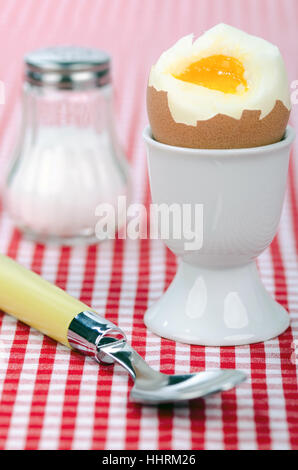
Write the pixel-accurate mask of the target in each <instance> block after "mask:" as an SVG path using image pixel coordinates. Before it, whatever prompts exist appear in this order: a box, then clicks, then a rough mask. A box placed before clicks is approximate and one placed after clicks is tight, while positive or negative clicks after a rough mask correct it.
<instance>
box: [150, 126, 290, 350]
mask: <svg viewBox="0 0 298 470" xmlns="http://www.w3.org/2000/svg"><path fill="white" fill-rule="evenodd" d="M143 136H144V139H145V142H146V146H147V154H148V166H149V175H150V186H151V193H152V201H153V203H156V204H162V203H165V204H168V205H171V204H175V203H176V204H180V205H181V204H191V206H192V207H194V205H195V204H203V245H202V247H201V248H200V249H197V250H193V251H190V250H189V249H188V250H186V249H185V247H186V245H185V243H186V242H189V240H188V239H186V238H184V237H182V238H181V239H179V240H177V239H174V238H173V237H171V236H170V237H168V238H167V239H164V242H165V243H166V245H167V246H168V247H169V249H170V250H172V251H173V252H174V253H175V254H176V255H178V256H179V257H180V258H181V262H180V265H179V267H178V270H177V274H176V276H175V278H174V279H173V281H172V283H171V285H170V286H169V288H168V289H167V291H166V292H165V293H164V294H163V295H162V297H161V298H160V299H159V300H158V301H157V302H156V303H155V304H154V305H152V306H151V307H150V308H149V309H148V310H147V312H146V314H145V318H144V320H145V324H146V326H147V327H148V328H149V330H151V331H152V332H154V333H156V334H157V335H159V336H162V337H165V338H169V339H173V340H176V341H180V342H183V343H188V344H200V345H206V346H228V345H241V344H250V343H256V342H260V341H265V340H268V339H270V338H273V337H275V336H278V335H279V334H281V333H282V332H283V331H285V330H286V329H287V327H288V326H289V315H288V313H287V312H286V311H285V309H284V308H283V307H282V306H281V305H279V304H278V303H277V302H275V300H274V299H273V298H272V297H271V296H270V295H269V294H268V292H267V291H266V290H265V288H264V286H263V284H262V282H261V280H260V278H259V275H258V271H257V267H256V263H255V260H256V258H257V256H258V255H259V254H260V253H262V252H263V251H264V250H265V248H266V247H268V246H269V245H270V243H271V241H272V239H273V237H274V235H275V233H276V231H277V227H278V223H279V220H280V215H281V210H282V205H283V199H284V194H285V188H286V179H287V171H288V163H289V155H290V147H291V144H292V142H293V140H294V137H295V133H294V130H293V129H292V128H291V127H287V130H286V134H285V137H284V139H283V140H282V141H280V142H278V143H276V144H272V145H267V146H264V147H255V148H247V149H233V150H204V149H188V148H181V147H174V146H169V145H165V144H161V143H159V142H157V141H155V140H154V139H153V138H152V135H151V130H150V127H149V126H148V127H147V128H146V129H145V130H144V134H143Z"/></svg>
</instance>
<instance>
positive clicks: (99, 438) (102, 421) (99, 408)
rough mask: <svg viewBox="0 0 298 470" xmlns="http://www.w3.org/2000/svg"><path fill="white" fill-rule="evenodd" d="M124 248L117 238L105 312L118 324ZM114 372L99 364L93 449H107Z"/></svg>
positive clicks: (111, 367)
mask: <svg viewBox="0 0 298 470" xmlns="http://www.w3.org/2000/svg"><path fill="white" fill-rule="evenodd" d="M123 250H124V241H123V239H119V238H116V240H115V243H114V250H113V261H112V273H111V279H110V284H109V292H108V297H107V304H106V313H105V316H106V317H107V318H108V319H109V320H111V321H112V322H113V323H116V324H117V323H118V312H119V301H120V293H121V281H122V265H123ZM115 279H117V283H116V282H115ZM113 373H114V371H113V366H104V365H100V366H99V369H98V377H97V389H96V399H95V410H94V424H93V435H92V437H93V439H92V446H91V447H92V449H93V450H102V449H105V445H106V439H107V433H108V422H109V407H110V397H111V389H112V380H113Z"/></svg>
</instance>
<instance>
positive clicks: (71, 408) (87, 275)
mask: <svg viewBox="0 0 298 470" xmlns="http://www.w3.org/2000/svg"><path fill="white" fill-rule="evenodd" d="M97 249H98V246H97V245H90V246H89V247H88V249H87V256H86V262H85V270H84V279H83V284H82V289H81V295H80V300H81V301H82V302H84V303H86V304H87V305H90V304H91V302H92V294H93V287H94V280H95V271H96V260H97ZM84 363H85V359H84V356H81V355H80V354H79V353H76V352H74V351H71V353H70V361H69V367H68V372H67V379H66V384H65V391H64V403H63V413H62V421H61V428H60V437H59V450H69V449H71V448H72V443H73V438H74V432H75V426H76V417H77V407H78V401H79V395H80V385H81V379H82V374H83V369H84Z"/></svg>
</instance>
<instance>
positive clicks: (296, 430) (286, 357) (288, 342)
mask: <svg viewBox="0 0 298 470" xmlns="http://www.w3.org/2000/svg"><path fill="white" fill-rule="evenodd" d="M270 248H271V254H272V261H273V267H274V283H275V297H276V300H277V301H278V302H279V303H280V304H281V305H282V306H283V307H284V308H285V309H287V310H288V297H287V296H288V289H287V283H286V275H285V268H284V264H283V259H282V255H281V250H280V244H279V238H278V236H276V237H275V239H274V240H273V242H272V244H271V247H270ZM278 341H279V349H280V363H281V377H282V385H283V392H284V399H285V408H286V415H287V425H288V430H289V439H290V445H291V448H292V449H295V450H297V449H298V421H297V401H298V388H297V372H296V364H293V363H292V361H291V354H292V351H293V350H292V343H293V333H292V328H291V326H290V327H289V328H288V329H287V331H286V332H285V333H283V335H281V336H280V337H279V338H278Z"/></svg>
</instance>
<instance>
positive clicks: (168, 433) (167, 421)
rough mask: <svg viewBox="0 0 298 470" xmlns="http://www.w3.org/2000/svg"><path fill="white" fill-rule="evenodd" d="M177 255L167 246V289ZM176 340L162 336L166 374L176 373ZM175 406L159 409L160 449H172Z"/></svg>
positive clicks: (161, 354) (162, 363)
mask: <svg viewBox="0 0 298 470" xmlns="http://www.w3.org/2000/svg"><path fill="white" fill-rule="evenodd" d="M175 260H176V258H175V255H174V254H173V253H172V252H171V251H170V250H169V249H168V248H166V271H165V286H164V290H166V289H167V288H168V287H169V285H170V283H171V281H172V279H173V270H172V269H171V266H172V263H173V261H174V262H175ZM175 353H176V343H175V341H172V340H168V339H165V338H161V341H160V371H161V372H164V373H165V374H174V373H175ZM174 413H175V407H174V406H173V405H166V406H162V405H161V406H160V407H159V410H158V419H159V423H158V433H159V435H158V448H159V449H160V450H164V449H166V450H167V449H172V439H173V422H174Z"/></svg>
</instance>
